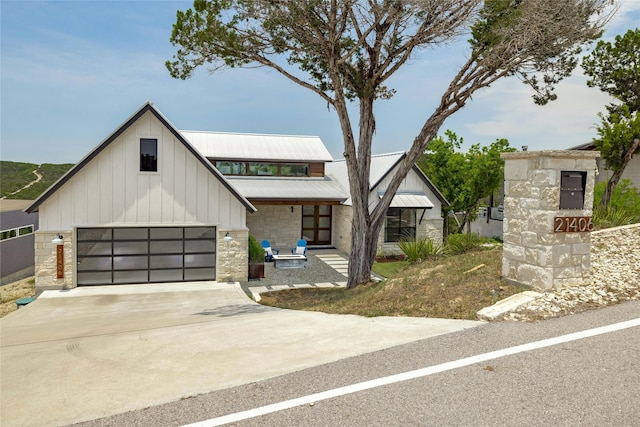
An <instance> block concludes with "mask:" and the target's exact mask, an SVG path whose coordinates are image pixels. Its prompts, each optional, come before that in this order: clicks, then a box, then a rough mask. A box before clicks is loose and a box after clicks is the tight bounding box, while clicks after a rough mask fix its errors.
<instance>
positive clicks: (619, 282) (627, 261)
mask: <svg viewBox="0 0 640 427" xmlns="http://www.w3.org/2000/svg"><path fill="white" fill-rule="evenodd" d="M591 283H592V284H593V285H604V286H609V287H610V286H612V285H616V286H625V285H633V286H638V285H640V223H639V224H632V225H627V226H623V227H616V228H608V229H605V230H599V231H594V232H592V233H591Z"/></svg>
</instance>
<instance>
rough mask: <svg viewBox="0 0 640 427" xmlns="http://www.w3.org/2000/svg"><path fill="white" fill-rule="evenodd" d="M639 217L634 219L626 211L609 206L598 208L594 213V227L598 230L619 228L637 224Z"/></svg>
mask: <svg viewBox="0 0 640 427" xmlns="http://www.w3.org/2000/svg"><path fill="white" fill-rule="evenodd" d="M637 222H638V217H634V216H633V215H631V214H630V213H629V212H627V211H626V210H625V209H618V208H612V207H611V206H607V207H604V208H600V207H598V208H596V209H594V211H593V225H594V227H595V228H596V229H598V230H600V229H603V228H611V227H618V226H621V225H629V224H635V223H637Z"/></svg>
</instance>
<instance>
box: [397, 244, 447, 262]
mask: <svg viewBox="0 0 640 427" xmlns="http://www.w3.org/2000/svg"><path fill="white" fill-rule="evenodd" d="M398 246H399V247H400V250H401V251H402V252H404V254H405V255H406V256H407V261H409V263H410V264H414V263H416V262H422V261H425V260H428V259H434V258H437V257H439V256H440V255H442V245H440V244H438V243H434V242H433V240H431V239H429V238H427V237H421V238H418V239H411V238H402V239H400V240H399V241H398Z"/></svg>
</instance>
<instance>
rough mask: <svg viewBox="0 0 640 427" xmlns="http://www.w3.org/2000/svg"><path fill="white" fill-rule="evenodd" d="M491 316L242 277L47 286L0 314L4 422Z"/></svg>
mask: <svg viewBox="0 0 640 427" xmlns="http://www.w3.org/2000/svg"><path fill="white" fill-rule="evenodd" d="M480 324H481V322H474V321H462V320H446V319H427V318H384V317H382V318H363V317H359V316H351V315H329V314H324V313H313V312H298V311H291V310H281V309H276V308H270V307H265V306H261V305H259V304H257V303H255V302H253V301H251V300H250V299H249V298H248V297H247V296H246V294H245V293H244V292H243V291H242V289H241V288H240V286H239V285H238V284H237V283H236V284H234V283H215V282H199V283H176V284H162V285H127V286H114V287H110V286H106V287H95V288H78V289H73V290H69V291H46V292H44V293H43V294H42V295H41V296H40V297H39V298H38V299H37V300H36V301H34V302H33V303H31V304H29V305H28V306H26V307H24V308H22V309H20V310H18V311H16V312H14V313H12V314H10V315H8V316H7V317H5V318H3V319H0V339H1V341H0V342H1V344H0V369H1V370H0V396H1V407H0V417H1V419H0V424H2V425H7V426H21V425H24V426H30V425H31V426H43V425H65V424H71V423H75V422H80V421H86V420H91V419H96V418H101V417H105V416H108V415H113V414H117V413H122V412H126V411H129V410H134V409H141V408H145V407H148V406H152V405H158V404H161V403H166V402H170V401H175V400H179V399H181V398H184V397H188V396H193V395H196V394H200V393H206V392H210V391H214V390H219V389H224V388H228V387H233V386H236V385H240V384H245V383H249V382H254V381H260V380H262V379H266V378H270V377H274V376H278V375H282V374H285V373H289V372H293V371H297V370H301V369H304V368H307V367H311V366H317V365H321V364H325V363H329V362H333V361H337V360H340V359H343V358H347V357H351V356H356V355H360V354H364V353H368V352H372V351H376V350H380V349H384V348H388V347H392V346H396V345H400V344H405V343H408V342H412V341H416V340H420V339H424V338H428V337H432V336H435V335H440V334H445V333H449V332H453V331H457V330H461V329H465V328H470V327H474V326H477V325H480Z"/></svg>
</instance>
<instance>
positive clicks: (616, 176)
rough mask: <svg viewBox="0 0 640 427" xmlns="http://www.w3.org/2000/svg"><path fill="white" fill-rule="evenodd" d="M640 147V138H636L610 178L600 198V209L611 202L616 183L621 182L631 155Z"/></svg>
mask: <svg viewBox="0 0 640 427" xmlns="http://www.w3.org/2000/svg"><path fill="white" fill-rule="evenodd" d="M639 147H640V139H639V138H634V140H633V143H632V144H631V147H629V149H628V150H627V152H626V153H625V154H624V157H623V158H622V165H621V166H620V168H618V169H617V170H615V171H614V172H613V175H611V178H609V182H607V187H606V188H605V190H604V194H603V195H602V199H601V200H600V204H599V205H598V208H599V209H605V208H607V207H608V206H609V204H610V203H611V196H612V195H613V190H615V189H616V185H618V182H620V178H621V177H622V173H623V172H624V169H625V168H626V167H627V164H629V162H630V161H631V157H633V153H635V152H636V151H637V150H638V148H639Z"/></svg>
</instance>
